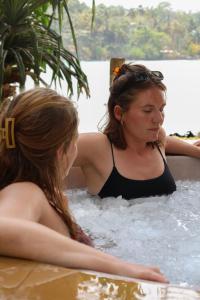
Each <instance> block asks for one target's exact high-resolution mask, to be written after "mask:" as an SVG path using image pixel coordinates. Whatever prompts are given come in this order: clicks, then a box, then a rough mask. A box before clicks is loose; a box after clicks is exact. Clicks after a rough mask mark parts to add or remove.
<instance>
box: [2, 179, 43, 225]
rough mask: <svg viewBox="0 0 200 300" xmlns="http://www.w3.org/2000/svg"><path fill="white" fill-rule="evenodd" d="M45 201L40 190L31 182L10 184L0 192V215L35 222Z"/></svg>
mask: <svg viewBox="0 0 200 300" xmlns="http://www.w3.org/2000/svg"><path fill="white" fill-rule="evenodd" d="M46 201H47V199H46V196H45V194H44V192H43V191H42V189H41V188H40V187H39V186H37V185H36V184H34V183H32V182H17V183H12V184H9V185H8V186H6V187H5V188H3V189H2V190H1V191H0V214H3V215H6V216H10V217H21V218H25V219H31V220H35V219H38V217H39V216H40V214H41V211H42V209H43V203H45V202H46Z"/></svg>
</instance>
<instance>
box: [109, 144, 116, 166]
mask: <svg viewBox="0 0 200 300" xmlns="http://www.w3.org/2000/svg"><path fill="white" fill-rule="evenodd" d="M110 147H111V153H112V161H113V167H115V159H114V152H113V144H112V143H111V141H110Z"/></svg>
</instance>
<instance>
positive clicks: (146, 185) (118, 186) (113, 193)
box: [98, 143, 176, 200]
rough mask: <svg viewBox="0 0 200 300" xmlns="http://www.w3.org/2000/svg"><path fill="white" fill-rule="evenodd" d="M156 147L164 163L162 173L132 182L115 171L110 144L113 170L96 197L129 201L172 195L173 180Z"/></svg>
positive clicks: (174, 185) (132, 180) (173, 188)
mask: <svg viewBox="0 0 200 300" xmlns="http://www.w3.org/2000/svg"><path fill="white" fill-rule="evenodd" d="M156 147H157V149H158V151H159V152H160V155H161V156H162V159H163V162H164V171H163V173H162V175H160V176H159V177H156V178H152V179H147V180H134V179H128V178H126V177H124V176H122V175H120V174H119V172H118V171H117V168H116V167H115V160H114V154H113V146H112V143H111V152H112V159H113V169H112V172H111V173H110V176H109V177H108V179H107V180H106V182H105V184H104V185H103V187H102V188H101V190H100V192H99V193H98V195H99V196H100V197H101V198H105V197H118V196H120V195H121V196H122V198H124V199H127V200H129V199H134V198H141V197H150V196H162V195H168V194H172V193H173V192H174V191H175V190H176V184H175V181H174V178H173V177H172V174H171V172H170V170H169V168H168V166H167V163H166V161H165V158H164V157H163V155H162V152H161V150H160V148H159V146H158V145H157V144H156Z"/></svg>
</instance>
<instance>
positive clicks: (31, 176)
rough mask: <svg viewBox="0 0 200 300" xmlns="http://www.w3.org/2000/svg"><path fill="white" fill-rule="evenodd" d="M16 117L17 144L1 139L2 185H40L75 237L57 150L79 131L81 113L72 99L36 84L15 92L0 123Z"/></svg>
mask: <svg viewBox="0 0 200 300" xmlns="http://www.w3.org/2000/svg"><path fill="white" fill-rule="evenodd" d="M7 118H14V120H15V124H14V138H15V143H16V147H15V148H13V149H7V147H6V143H5V141H4V140H2V141H1V143H0V189H2V188H4V187H5V186H7V185H9V184H11V183H14V182H23V181H29V182H33V183H35V184H36V185H38V186H39V187H40V188H41V189H42V190H43V191H44V193H45V195H46V197H47V199H48V201H49V203H50V204H51V205H53V206H54V207H55V208H56V210H57V211H58V212H59V213H60V215H61V217H62V218H63V219H64V221H65V222H66V224H67V226H68V228H69V230H70V234H71V236H72V237H74V238H75V234H76V224H75V222H74V221H73V220H72V217H71V215H70V213H69V210H68V206H67V203H66V200H64V197H63V193H62V189H63V187H62V182H63V178H62V174H61V173H62V172H61V170H60V168H59V167H58V166H59V164H58V159H57V150H58V149H59V148H60V147H61V146H63V149H64V151H67V149H68V147H69V145H70V143H71V141H72V140H73V138H75V137H76V135H77V126H78V117H77V112H76V109H75V108H74V105H73V103H72V102H71V101H69V100H67V99H66V98H64V97H62V96H60V95H58V94H57V93H56V92H55V91H53V90H51V89H48V88H36V89H32V90H29V91H26V92H23V93H21V94H19V95H18V96H16V97H15V98H14V99H13V100H12V101H11V103H10V105H9V106H8V108H7V110H5V111H4V112H2V115H1V120H0V121H1V122H0V123H1V126H2V127H3V128H4V126H5V120H6V119H7Z"/></svg>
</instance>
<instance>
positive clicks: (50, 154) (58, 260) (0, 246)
mask: <svg viewBox="0 0 200 300" xmlns="http://www.w3.org/2000/svg"><path fill="white" fill-rule="evenodd" d="M0 125H1V126H0V174H1V175H0V255H6V256H14V257H19V258H27V259H33V260H37V261H42V262H47V263H51V264H56V265H60V266H64V267H70V268H81V269H90V270H95V271H99V272H106V273H110V274H118V275H124V276H130V277H136V278H141V279H148V280H154V281H160V282H167V280H166V279H165V277H164V276H163V275H162V274H161V273H160V271H159V269H158V268H154V267H145V266H141V265H136V264H131V263H127V262H124V261H122V260H120V259H118V258H115V257H113V256H111V255H108V254H105V253H103V252H100V251H98V250H96V249H94V248H93V247H91V246H89V245H91V244H92V243H91V240H90V238H89V237H88V236H87V235H86V234H84V232H83V231H82V230H81V228H80V227H79V226H78V225H77V224H76V222H75V220H74V219H73V217H72V215H71V214H70V211H69V208H68V204H67V199H66V196H64V194H63V192H62V191H63V186H62V182H63V178H64V177H65V176H66V175H67V174H68V172H69V169H70V168H71V166H72V164H73V161H74V159H75V157H76V155H77V145H76V144H77V137H78V133H77V125H78V118H77V112H76V110H75V108H74V106H73V104H72V102H70V101H69V100H67V99H66V98H64V97H62V96H60V95H58V94H57V93H56V92H55V91H52V90H50V89H45V88H38V89H33V90H30V91H27V92H24V93H21V94H20V95H18V96H17V97H16V98H15V99H14V100H13V101H12V102H11V104H10V105H9V106H8V108H7V109H5V110H4V111H2V113H1V117H0Z"/></svg>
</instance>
